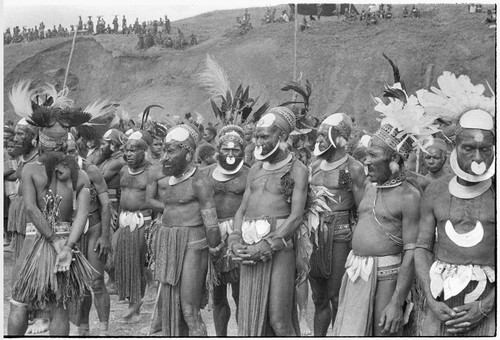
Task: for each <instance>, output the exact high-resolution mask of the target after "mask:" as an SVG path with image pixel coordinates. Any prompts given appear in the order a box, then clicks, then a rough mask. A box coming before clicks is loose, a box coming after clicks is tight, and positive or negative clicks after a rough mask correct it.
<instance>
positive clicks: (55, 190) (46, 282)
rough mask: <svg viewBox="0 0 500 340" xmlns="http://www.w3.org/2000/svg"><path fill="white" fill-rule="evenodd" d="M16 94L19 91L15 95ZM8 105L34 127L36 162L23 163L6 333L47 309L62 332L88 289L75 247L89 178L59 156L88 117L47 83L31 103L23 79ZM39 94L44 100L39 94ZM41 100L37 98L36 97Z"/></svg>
mask: <svg viewBox="0 0 500 340" xmlns="http://www.w3.org/2000/svg"><path fill="white" fill-rule="evenodd" d="M21 92H22V93H21ZM21 92H20V94H22V96H20V97H22V98H17V99H18V101H17V104H20V105H17V106H16V105H14V107H15V109H16V113H18V114H20V115H23V116H27V121H28V123H29V124H31V125H33V126H36V127H38V128H40V132H39V138H38V139H39V144H40V152H39V155H40V156H39V158H38V161H37V162H34V163H31V164H28V165H26V166H25V168H24V170H23V173H22V192H23V198H24V204H25V210H26V212H27V215H28V220H29V221H30V223H28V225H27V227H26V239H25V241H24V244H23V248H22V250H21V254H20V256H19V260H18V261H17V263H16V265H15V268H14V272H15V275H16V276H15V277H14V279H13V282H14V284H13V287H12V299H11V309H10V315H9V324H8V334H9V335H18V336H19V335H24V333H25V332H26V329H27V326H28V315H29V314H31V313H33V312H35V311H37V310H45V309H48V310H49V313H50V325H49V331H50V334H51V335H63V336H64V335H68V334H69V319H70V313H68V308H69V307H70V305H71V304H73V303H75V302H77V301H78V300H80V299H81V298H83V296H84V295H85V292H86V291H88V290H90V288H91V286H90V283H91V266H90V265H89V263H88V262H87V260H86V259H85V258H84V257H83V256H82V255H81V254H80V253H79V252H78V251H76V249H75V245H76V243H77V242H78V240H79V238H80V236H81V234H82V232H83V230H84V228H85V225H86V223H87V218H88V209H89V200H90V195H89V189H88V188H89V180H88V177H87V175H86V174H85V172H83V171H82V170H80V169H79V166H78V164H77V163H76V161H75V160H74V159H73V158H72V157H68V156H66V155H65V151H66V146H67V143H66V141H67V138H68V131H69V128H70V127H72V126H77V125H80V124H83V123H86V122H88V121H89V120H90V119H91V118H92V116H91V115H90V114H89V113H87V112H83V111H82V110H79V109H74V108H73V106H72V101H71V100H69V99H68V98H67V97H66V96H65V94H66V93H65V92H66V91H61V92H59V93H58V92H57V91H56V90H55V88H54V87H53V86H47V87H45V88H44V89H43V90H42V94H41V95H40V96H37V97H35V98H36V99H35V100H36V102H32V101H31V99H32V98H33V97H34V91H31V90H29V83H28V84H27V86H26V87H25V88H24V91H21ZM43 97H45V98H43ZM41 98H43V100H40V99H41Z"/></svg>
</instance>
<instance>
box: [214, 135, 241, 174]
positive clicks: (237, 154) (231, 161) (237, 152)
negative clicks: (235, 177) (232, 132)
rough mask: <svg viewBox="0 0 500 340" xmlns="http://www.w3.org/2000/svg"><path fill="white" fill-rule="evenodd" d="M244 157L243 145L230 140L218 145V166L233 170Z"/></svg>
mask: <svg viewBox="0 0 500 340" xmlns="http://www.w3.org/2000/svg"><path fill="white" fill-rule="evenodd" d="M244 158H245V150H244V149H243V147H242V146H241V145H240V144H238V143H235V142H233V141H231V140H229V141H225V142H224V143H222V144H221V145H220V146H219V156H218V161H219V164H220V166H221V167H222V168H223V169H226V170H229V171H231V170H234V169H236V168H237V167H238V165H240V163H241V162H242V161H243V159H244Z"/></svg>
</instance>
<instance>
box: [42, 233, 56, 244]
mask: <svg viewBox="0 0 500 340" xmlns="http://www.w3.org/2000/svg"><path fill="white" fill-rule="evenodd" d="M56 238H57V234H56V233H55V232H53V233H52V235H50V236H49V237H46V238H45V240H46V241H47V242H49V243H53V242H54V241H55V240H56Z"/></svg>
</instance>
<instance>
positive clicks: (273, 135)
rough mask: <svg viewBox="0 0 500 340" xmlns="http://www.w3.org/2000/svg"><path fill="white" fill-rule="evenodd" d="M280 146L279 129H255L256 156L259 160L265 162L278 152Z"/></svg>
mask: <svg viewBox="0 0 500 340" xmlns="http://www.w3.org/2000/svg"><path fill="white" fill-rule="evenodd" d="M279 145H280V138H279V129H273V127H272V126H270V127H257V129H255V150H254V156H255V158H256V159H257V160H259V161H261V160H265V159H267V158H269V157H270V156H272V155H273V154H274V153H276V151H277V150H278V148H279Z"/></svg>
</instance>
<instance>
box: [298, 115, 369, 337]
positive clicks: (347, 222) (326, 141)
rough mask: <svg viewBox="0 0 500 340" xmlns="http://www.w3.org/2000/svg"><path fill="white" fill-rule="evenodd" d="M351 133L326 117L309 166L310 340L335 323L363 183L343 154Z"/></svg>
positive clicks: (341, 118)
mask: <svg viewBox="0 0 500 340" xmlns="http://www.w3.org/2000/svg"><path fill="white" fill-rule="evenodd" d="M351 130H352V121H351V118H349V117H348V116H347V115H346V114H344V113H334V114H331V115H329V116H327V117H326V118H325V119H324V120H323V122H322V123H321V125H320V127H319V131H318V137H317V139H316V146H315V150H314V156H316V158H315V159H313V160H312V162H311V165H310V175H309V176H310V183H309V184H310V188H311V193H310V195H311V199H312V202H311V204H312V205H313V206H317V207H318V208H319V210H320V211H319V212H318V216H319V220H318V225H315V226H309V228H311V232H312V235H311V242H312V244H313V253H312V255H311V259H310V266H311V267H310V271H309V282H310V284H311V289H312V297H313V301H314V305H315V311H314V335H315V336H325V335H326V333H327V331H328V327H329V325H330V322H331V323H333V322H335V317H336V315H337V308H338V299H339V290H340V284H341V282H342V276H343V275H344V271H345V268H344V266H345V262H346V259H347V255H348V254H349V250H350V241H351V239H352V225H353V224H354V221H353V216H354V214H353V213H354V210H355V209H356V206H357V205H358V204H359V202H360V200H361V197H362V196H363V189H364V182H365V180H366V175H365V173H364V168H363V165H362V164H361V163H359V162H358V161H356V160H355V159H354V158H352V157H351V156H349V155H348V154H347V153H346V150H345V146H346V144H347V140H348V138H349V136H350V134H351ZM321 203H323V204H325V203H326V205H328V208H329V209H328V210H325V211H323V209H324V207H322V205H321ZM320 221H321V223H320ZM301 326H302V325H301Z"/></svg>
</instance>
